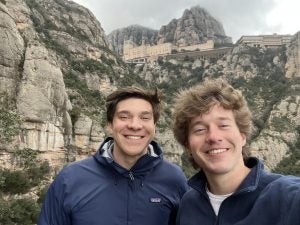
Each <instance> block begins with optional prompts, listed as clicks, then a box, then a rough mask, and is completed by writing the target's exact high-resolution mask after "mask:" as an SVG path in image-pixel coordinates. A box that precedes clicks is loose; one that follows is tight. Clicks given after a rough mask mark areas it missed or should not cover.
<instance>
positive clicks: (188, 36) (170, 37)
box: [158, 6, 232, 46]
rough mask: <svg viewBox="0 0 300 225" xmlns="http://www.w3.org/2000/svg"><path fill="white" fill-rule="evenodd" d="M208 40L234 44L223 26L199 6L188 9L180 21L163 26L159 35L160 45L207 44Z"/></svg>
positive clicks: (173, 21)
mask: <svg viewBox="0 0 300 225" xmlns="http://www.w3.org/2000/svg"><path fill="white" fill-rule="evenodd" d="M207 40H214V41H215V43H232V41H231V38H230V37H227V36H226V35H225V31H224V29H223V26H222V24H221V23H220V22H218V21H217V20H216V19H215V18H214V17H212V16H211V15H210V14H209V13H208V12H207V10H205V9H203V8H201V7H199V6H195V7H192V8H191V9H186V10H185V11H184V13H183V15H182V17H181V18H180V19H173V20H172V21H171V22H170V23H169V24H167V25H165V26H162V27H161V28H160V30H159V34H158V42H159V43H165V42H171V43H173V44H176V45H178V46H186V45H194V44H198V43H205V42H206V41H207Z"/></svg>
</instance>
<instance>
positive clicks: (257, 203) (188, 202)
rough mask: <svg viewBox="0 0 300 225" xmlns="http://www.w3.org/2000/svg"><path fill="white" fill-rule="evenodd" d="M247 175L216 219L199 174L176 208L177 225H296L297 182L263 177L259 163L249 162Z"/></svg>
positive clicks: (299, 212) (299, 211) (299, 217)
mask: <svg viewBox="0 0 300 225" xmlns="http://www.w3.org/2000/svg"><path fill="white" fill-rule="evenodd" d="M247 166H248V167H250V168H252V169H251V172H250V173H249V174H248V176H247V177H246V178H245V180H244V181H243V182H242V184H241V185H240V187H239V188H238V190H237V191H236V192H235V193H234V194H232V195H231V196H229V197H228V198H226V199H225V200H224V201H223V202H222V204H221V206H220V209H219V213H218V216H216V215H215V213H214V210H213V208H212V206H211V204H210V201H209V197H208V195H207V193H206V190H205V186H206V178H205V176H204V173H202V172H199V173H198V174H196V175H195V176H194V177H192V178H191V179H190V180H189V185H190V186H191V187H192V189H191V190H190V191H188V192H186V193H185V195H184V196H183V198H182V202H181V204H180V208H179V212H178V218H177V224H178V225H225V224H226V225H253V224H255V225H298V224H300V179H299V177H293V176H283V175H279V174H273V173H267V172H265V171H264V170H263V165H262V163H261V162H260V161H259V160H258V159H256V158H250V159H249V160H248V162H247Z"/></svg>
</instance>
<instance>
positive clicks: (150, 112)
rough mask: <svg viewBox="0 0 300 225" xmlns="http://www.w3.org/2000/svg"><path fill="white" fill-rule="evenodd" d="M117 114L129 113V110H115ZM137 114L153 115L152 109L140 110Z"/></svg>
mask: <svg viewBox="0 0 300 225" xmlns="http://www.w3.org/2000/svg"><path fill="white" fill-rule="evenodd" d="M117 114H131V112H130V111H128V110H122V111H119V112H117ZM139 114H141V115H147V114H150V115H153V112H152V111H142V112H141V113H139Z"/></svg>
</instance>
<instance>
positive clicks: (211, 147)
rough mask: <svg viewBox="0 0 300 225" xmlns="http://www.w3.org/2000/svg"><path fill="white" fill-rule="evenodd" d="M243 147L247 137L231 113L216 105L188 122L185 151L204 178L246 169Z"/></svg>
mask: <svg viewBox="0 0 300 225" xmlns="http://www.w3.org/2000/svg"><path fill="white" fill-rule="evenodd" d="M245 144H246V136H245V135H244V134H243V133H241V132H240V131H239V129H238V127H237V125H236V122H235V118H234V115H233V112H232V110H226V109H224V108H223V107H222V106H220V105H219V104H216V105H214V106H213V107H212V108H211V109H210V111H209V112H208V113H206V114H203V115H199V116H197V117H195V118H193V119H192V120H191V123H190V126H189V133H188V151H190V152H191V154H192V156H193V158H194V160H195V162H196V163H197V164H198V165H199V166H200V167H201V168H202V169H203V171H204V172H205V174H206V176H209V175H219V174H226V173H231V174H235V173H239V171H240V169H241V168H244V167H245V165H244V161H243V156H242V147H243V146H244V145H245Z"/></svg>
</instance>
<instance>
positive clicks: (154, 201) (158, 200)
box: [150, 198, 161, 203]
mask: <svg viewBox="0 0 300 225" xmlns="http://www.w3.org/2000/svg"><path fill="white" fill-rule="evenodd" d="M150 202H152V203H160V202H161V198H150Z"/></svg>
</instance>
